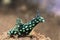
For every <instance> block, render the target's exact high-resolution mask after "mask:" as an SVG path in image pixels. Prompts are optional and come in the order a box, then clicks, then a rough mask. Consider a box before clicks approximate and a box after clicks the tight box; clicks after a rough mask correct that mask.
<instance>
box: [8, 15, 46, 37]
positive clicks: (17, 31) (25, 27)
mask: <svg viewBox="0 0 60 40" xmlns="http://www.w3.org/2000/svg"><path fill="white" fill-rule="evenodd" d="M39 22H45V20H44V18H43V17H41V16H37V17H36V18H33V19H32V20H31V21H29V22H27V23H25V24H23V23H22V22H21V20H20V19H18V20H17V24H16V25H15V27H14V28H13V29H11V30H10V31H9V32H8V34H9V35H10V36H12V35H18V36H26V35H28V34H29V33H30V32H31V31H32V29H33V28H34V27H35V26H36V25H37V24H38V23H39Z"/></svg>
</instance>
